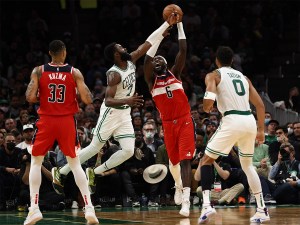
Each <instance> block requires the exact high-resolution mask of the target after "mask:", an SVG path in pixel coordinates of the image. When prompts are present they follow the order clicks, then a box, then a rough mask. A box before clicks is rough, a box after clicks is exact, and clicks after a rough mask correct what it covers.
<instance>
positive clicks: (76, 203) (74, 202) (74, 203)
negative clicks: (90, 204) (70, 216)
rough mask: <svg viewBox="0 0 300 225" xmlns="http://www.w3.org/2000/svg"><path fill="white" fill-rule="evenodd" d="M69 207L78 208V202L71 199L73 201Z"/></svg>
mask: <svg viewBox="0 0 300 225" xmlns="http://www.w3.org/2000/svg"><path fill="white" fill-rule="evenodd" d="M71 209H78V202H76V201H73V202H72V206H71Z"/></svg>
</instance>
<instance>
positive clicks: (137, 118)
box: [132, 114, 143, 129]
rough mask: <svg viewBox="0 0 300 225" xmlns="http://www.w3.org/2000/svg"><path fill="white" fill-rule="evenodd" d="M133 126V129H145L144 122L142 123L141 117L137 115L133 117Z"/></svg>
mask: <svg viewBox="0 0 300 225" xmlns="http://www.w3.org/2000/svg"><path fill="white" fill-rule="evenodd" d="M132 125H133V128H138V129H142V128H143V121H142V118H141V116H139V115H138V114H135V115H134V116H133V117H132Z"/></svg>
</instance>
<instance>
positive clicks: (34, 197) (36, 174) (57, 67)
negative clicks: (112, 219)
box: [24, 40, 98, 225]
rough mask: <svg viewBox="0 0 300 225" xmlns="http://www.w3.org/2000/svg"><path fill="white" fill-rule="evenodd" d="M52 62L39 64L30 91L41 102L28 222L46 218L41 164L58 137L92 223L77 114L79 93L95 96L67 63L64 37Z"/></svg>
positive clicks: (52, 49) (53, 46)
mask: <svg viewBox="0 0 300 225" xmlns="http://www.w3.org/2000/svg"><path fill="white" fill-rule="evenodd" d="M49 54H50V56H51V58H52V61H51V63H48V64H44V65H41V66H37V67H35V68H34V69H33V71H32V73H31V80H30V83H29V85H28V87H27V90H26V99H27V101H28V102H31V103H36V102H38V101H39V102H40V107H39V109H38V114H39V117H40V119H39V120H38V121H37V123H36V128H37V129H36V132H35V135H34V138H33V141H32V144H33V145H32V150H31V169H30V173H29V187H30V198H31V204H30V208H29V213H28V216H27V218H26V220H25V222H24V225H29V224H35V223H36V222H37V221H39V220H41V219H42V218H43V216H42V214H41V212H40V210H39V205H38V201H39V188H40V185H41V165H42V162H43V159H44V155H45V154H46V153H47V151H48V150H49V149H50V148H51V147H52V145H53V143H54V141H55V140H56V141H57V142H58V144H59V147H60V148H61V150H62V151H63V152H64V154H65V155H66V156H67V160H68V163H69V165H70V167H71V169H72V171H73V174H74V177H75V181H76V184H77V186H78V187H79V189H80V191H81V194H82V197H83V199H84V202H85V218H86V219H87V221H88V223H89V224H90V223H98V219H97V217H96V215H95V211H94V207H93V205H92V202H91V197H90V192H89V189H88V182H87V179H86V176H85V173H84V171H83V169H82V167H81V165H80V161H79V158H78V157H77V156H76V152H75V147H76V146H77V145H78V142H77V133H76V121H75V119H74V114H75V113H76V112H77V111H78V103H77V99H76V98H77V96H76V92H77V91H78V93H79V95H80V98H81V100H82V101H83V102H84V103H85V104H91V103H92V95H91V92H90V91H89V89H88V88H87V86H86V84H85V83H84V78H83V76H82V74H81V72H80V71H79V70H78V69H76V68H74V67H72V66H70V65H68V64H65V63H64V62H65V59H66V55H67V52H66V46H65V44H64V43H63V42H62V41H60V40H54V41H52V42H51V43H50V44H49Z"/></svg>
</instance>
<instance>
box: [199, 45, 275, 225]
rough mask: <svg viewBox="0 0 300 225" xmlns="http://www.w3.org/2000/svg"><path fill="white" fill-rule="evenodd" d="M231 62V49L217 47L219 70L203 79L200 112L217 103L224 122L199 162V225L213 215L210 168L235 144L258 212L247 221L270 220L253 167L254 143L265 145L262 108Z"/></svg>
mask: <svg viewBox="0 0 300 225" xmlns="http://www.w3.org/2000/svg"><path fill="white" fill-rule="evenodd" d="M232 60H233V51H232V50H231V48H229V47H223V46H222V47H219V48H218V50H217V53H216V65H217V66H218V69H217V70H215V71H213V72H212V73H209V74H207V75H206V78H205V84H206V92H205V96H204V100H203V109H204V111H205V112H207V113H209V112H210V110H211V108H212V107H213V104H214V102H215V100H216V101H217V107H218V109H219V111H220V112H221V113H222V115H223V118H222V120H221V123H220V125H219V127H218V129H217V130H216V132H215V134H214V135H213V136H212V137H211V139H210V140H209V142H208V144H207V147H206V149H205V154H204V156H203V158H202V160H201V162H200V163H201V185H202V190H203V205H202V211H201V215H200V217H199V220H198V223H199V224H200V223H205V222H207V220H208V219H209V217H210V216H212V215H213V214H215V213H216V211H215V209H214V208H213V207H212V206H211V203H210V189H211V185H212V182H213V181H212V177H213V174H212V164H213V162H214V161H215V160H216V159H217V158H218V157H219V156H227V155H228V153H229V152H230V149H231V148H232V147H233V145H235V144H237V146H238V148H239V156H240V162H241V166H242V169H243V171H244V172H245V174H246V175H247V179H248V182H249V186H250V188H251V190H252V192H253V194H254V196H255V198H256V202H257V211H256V213H255V215H254V216H253V217H251V219H250V221H251V222H255V223H262V222H265V221H269V220H270V217H269V214H268V210H267V208H266V206H265V203H264V199H263V195H262V190H261V183H260V180H259V177H258V175H257V173H256V171H255V169H254V168H253V166H252V157H253V153H254V143H255V139H256V140H257V141H258V143H260V144H262V143H264V137H265V135H264V119H265V107H264V104H263V102H262V100H261V98H260V96H259V94H258V93H257V91H256V90H255V88H254V87H253V85H252V83H251V81H250V80H249V79H248V78H247V77H246V76H244V75H243V74H242V73H241V72H239V71H237V70H234V69H233V68H231V64H232ZM249 100H250V102H251V103H252V104H253V105H254V106H255V107H256V112H257V119H258V121H257V125H256V121H255V118H254V116H253V115H252V113H251V111H250V105H249Z"/></svg>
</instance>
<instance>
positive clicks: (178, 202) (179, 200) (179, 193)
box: [174, 185, 182, 205]
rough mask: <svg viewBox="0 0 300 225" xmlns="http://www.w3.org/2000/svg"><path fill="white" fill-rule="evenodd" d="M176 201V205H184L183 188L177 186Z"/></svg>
mask: <svg viewBox="0 0 300 225" xmlns="http://www.w3.org/2000/svg"><path fill="white" fill-rule="evenodd" d="M174 188H175V194H174V201H175V204H176V205H181V203H182V187H180V186H176V185H175V187H174Z"/></svg>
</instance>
